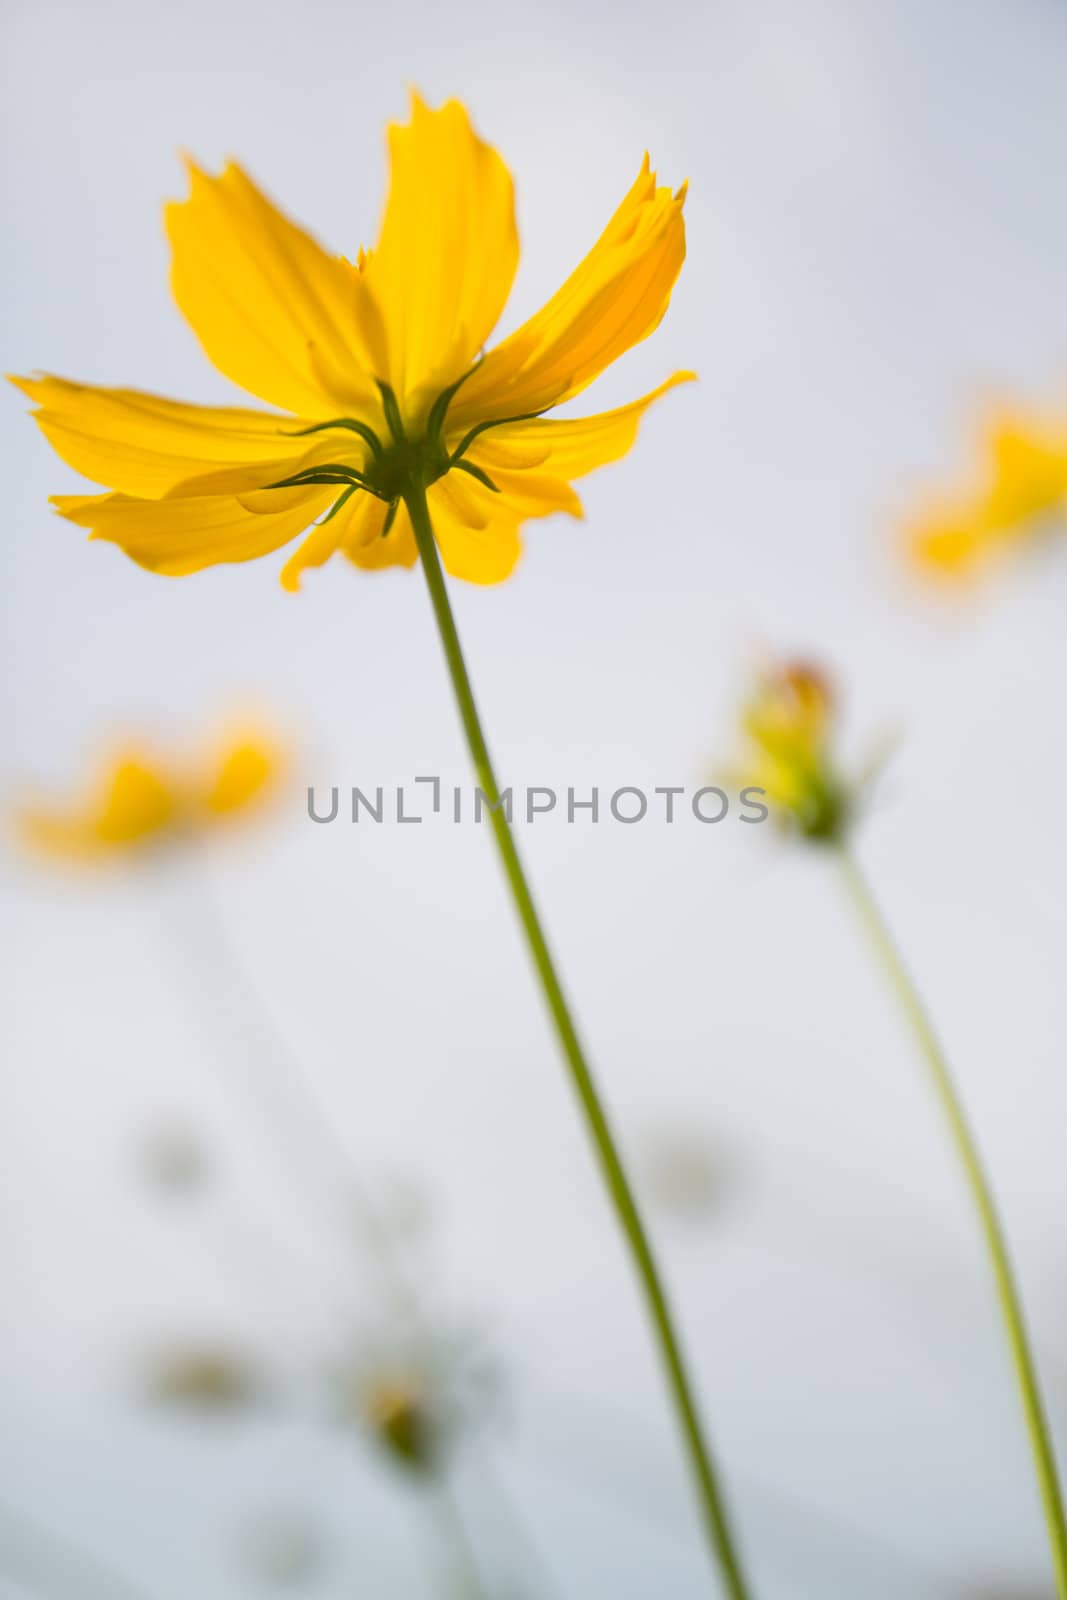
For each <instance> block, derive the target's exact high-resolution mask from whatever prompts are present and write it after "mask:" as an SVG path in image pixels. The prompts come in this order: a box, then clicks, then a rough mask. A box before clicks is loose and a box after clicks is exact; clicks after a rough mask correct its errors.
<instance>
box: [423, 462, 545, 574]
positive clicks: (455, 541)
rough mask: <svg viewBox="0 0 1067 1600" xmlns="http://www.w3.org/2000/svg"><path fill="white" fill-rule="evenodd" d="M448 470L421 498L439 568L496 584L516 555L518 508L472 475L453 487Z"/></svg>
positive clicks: (509, 570)
mask: <svg viewBox="0 0 1067 1600" xmlns="http://www.w3.org/2000/svg"><path fill="white" fill-rule="evenodd" d="M457 476H459V474H456V473H451V474H450V475H449V478H448V479H441V480H440V481H439V482H438V483H435V484H432V485H431V487H430V489H429V492H428V495H427V498H428V500H429V504H430V516H431V519H432V521H433V531H434V535H435V537H436V539H437V546H438V549H439V550H440V552H441V560H442V561H443V562H444V567H445V571H446V572H448V573H449V574H450V575H451V576H452V577H453V578H462V579H463V580H464V581H465V582H467V583H477V584H490V583H502V582H503V581H504V579H505V578H507V577H510V576H511V573H512V572H513V571H514V569H515V564H516V562H517V561H518V559H519V557H520V556H521V554H522V540H521V539H520V538H519V523H520V522H521V521H522V513H520V512H516V511H515V510H513V509H512V508H511V507H509V506H508V505H507V504H506V502H504V497H503V496H502V495H501V496H497V495H494V494H493V493H492V492H491V491H490V490H489V489H484V488H482V486H481V485H480V484H476V483H474V481H473V480H472V479H468V480H467V481H468V482H469V483H470V485H471V488H470V490H468V489H467V488H466V487H465V486H464V487H463V488H462V489H459V490H457V487H456V485H454V484H453V483H452V481H451V480H452V479H454V478H456V477H457Z"/></svg>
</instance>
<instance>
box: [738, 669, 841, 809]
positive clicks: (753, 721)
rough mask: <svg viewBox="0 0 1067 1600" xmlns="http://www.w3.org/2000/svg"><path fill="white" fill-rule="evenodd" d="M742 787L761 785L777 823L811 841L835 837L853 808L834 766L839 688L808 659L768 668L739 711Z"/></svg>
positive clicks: (739, 770)
mask: <svg viewBox="0 0 1067 1600" xmlns="http://www.w3.org/2000/svg"><path fill="white" fill-rule="evenodd" d="M740 723H741V733H742V748H741V751H740V753H739V757H738V759H737V761H736V762H735V763H734V766H733V774H732V775H733V778H734V781H736V783H737V784H738V786H740V787H753V788H757V789H761V790H762V791H763V793H764V795H765V796H766V799H767V800H768V802H769V803H770V805H771V807H772V808H773V810H774V812H775V813H776V815H777V816H778V818H779V820H780V821H782V822H784V823H785V824H786V825H787V826H788V827H791V828H793V829H795V830H796V831H798V832H800V833H801V834H803V835H804V836H805V837H806V838H809V839H835V838H837V837H838V836H839V835H840V833H841V830H842V829H843V827H844V824H845V821H846V818H847V814H848V811H849V799H848V792H847V788H846V785H845V784H844V782H843V781H842V780H841V778H840V777H839V775H838V773H837V772H836V770H835V767H834V758H833V736H834V730H835V704H834V693H833V688H832V686H831V683H830V680H829V678H828V677H827V676H826V674H825V673H824V672H822V671H821V670H820V669H819V668H818V667H815V666H812V665H811V664H810V663H808V662H803V661H792V662H783V663H780V664H775V665H773V666H770V667H768V668H766V669H765V670H764V671H763V672H762V673H761V674H760V676H759V678H758V680H757V683H756V685H755V688H754V689H753V691H752V693H751V695H750V696H749V698H748V700H747V702H746V703H745V705H744V706H743V707H742V711H741V718H740Z"/></svg>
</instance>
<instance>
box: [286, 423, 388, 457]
mask: <svg viewBox="0 0 1067 1600" xmlns="http://www.w3.org/2000/svg"><path fill="white" fill-rule="evenodd" d="M327 428H347V429H348V430H349V431H350V432H351V433H358V434H359V437H360V438H361V439H362V440H363V442H364V443H365V444H366V445H367V446H368V448H369V449H370V451H371V453H372V455H374V457H375V458H376V459H380V458H381V455H382V441H381V440H380V439H379V437H378V435H377V434H376V433H375V431H374V429H373V428H370V427H368V426H367V424H366V423H365V422H357V421H356V419H355V417H334V418H332V420H331V421H329V422H316V423H314V424H313V426H312V427H310V428H297V429H296V430H295V432H290V431H289V430H288V429H287V430H286V438H289V439H303V438H304V437H305V436H306V435H307V434H309V433H324V432H325V431H326V429H327Z"/></svg>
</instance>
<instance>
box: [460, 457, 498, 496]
mask: <svg viewBox="0 0 1067 1600" xmlns="http://www.w3.org/2000/svg"><path fill="white" fill-rule="evenodd" d="M452 466H453V468H454V469H455V471H456V472H466V473H469V474H470V476H471V477H472V478H477V480H478V482H479V483H484V484H485V487H486V488H487V489H492V491H493V493H494V494H499V493H500V490H499V489H498V488H497V486H496V484H495V483H494V482H493V480H492V478H491V477H490V476H489V474H488V472H483V471H482V469H481V467H476V466H475V465H474V462H473V461H453V463H452Z"/></svg>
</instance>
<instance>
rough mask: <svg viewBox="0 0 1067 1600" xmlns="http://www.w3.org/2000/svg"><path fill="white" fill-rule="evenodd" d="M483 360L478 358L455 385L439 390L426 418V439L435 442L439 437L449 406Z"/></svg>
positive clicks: (480, 357)
mask: <svg viewBox="0 0 1067 1600" xmlns="http://www.w3.org/2000/svg"><path fill="white" fill-rule="evenodd" d="M484 360H485V357H484V356H479V358H478V360H477V361H476V362H475V363H474V365H473V367H468V368H467V370H466V372H465V373H464V374H463V376H462V377H461V378H457V379H456V381H455V383H450V384H449V386H448V388H447V389H442V390H441V393H440V394H439V395H438V396H437V399H436V400H435V401H434V403H433V405H432V406H431V407H430V414H429V416H428V417H427V418H426V437H427V438H428V439H430V440H434V441H436V440H437V439H439V438H440V437H441V429H442V428H443V427H444V425H445V417H446V416H447V414H448V408H449V406H450V405H451V404H452V402H453V400H454V399H455V398H456V395H457V394H458V392H459V390H460V389H461V388H462V387H463V385H464V384H465V383H466V381H467V379H468V378H469V377H471V376H473V374H474V373H475V372H477V370H478V368H479V367H480V366H481V364H482V362H483V361H484Z"/></svg>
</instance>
